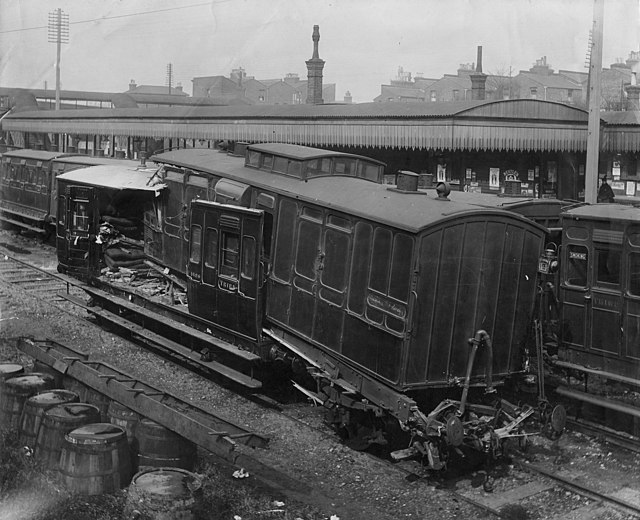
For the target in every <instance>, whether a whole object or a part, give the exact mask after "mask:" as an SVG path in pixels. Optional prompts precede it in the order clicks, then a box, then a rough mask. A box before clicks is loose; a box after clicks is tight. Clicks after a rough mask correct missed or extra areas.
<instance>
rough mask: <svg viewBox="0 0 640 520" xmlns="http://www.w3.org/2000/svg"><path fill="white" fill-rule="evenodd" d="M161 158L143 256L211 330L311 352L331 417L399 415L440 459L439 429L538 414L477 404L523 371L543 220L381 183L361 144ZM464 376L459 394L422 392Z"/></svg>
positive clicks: (456, 434)
mask: <svg viewBox="0 0 640 520" xmlns="http://www.w3.org/2000/svg"><path fill="white" fill-rule="evenodd" d="M153 160H154V161H155V162H156V163H157V164H159V165H160V168H159V170H158V172H157V174H156V177H157V179H158V180H160V181H161V182H162V184H161V186H163V187H164V186H166V189H164V190H162V191H160V189H159V188H158V189H156V190H155V191H156V194H159V196H157V197H155V199H153V206H152V207H151V208H150V209H147V210H146V211H145V243H144V247H145V252H146V253H147V256H148V257H150V258H152V259H154V260H156V261H157V262H158V263H160V264H161V265H162V266H163V267H164V266H168V267H171V268H173V269H176V270H177V272H179V273H184V274H185V275H186V278H187V280H188V306H189V307H188V308H189V313H190V314H192V315H194V316H195V319H197V320H200V323H202V320H204V322H206V323H210V324H211V327H210V329H211V331H212V332H213V333H214V334H215V331H219V332H220V333H221V337H224V338H229V337H234V338H237V340H236V341H237V343H238V344H242V345H243V346H244V347H245V348H246V347H249V348H254V349H255V352H256V353H259V354H261V355H262V356H265V355H274V356H276V357H277V358H278V359H283V358H287V357H292V358H296V359H298V360H300V359H301V360H302V361H303V363H304V364H306V365H308V367H309V368H310V369H312V371H313V375H314V377H316V378H317V380H318V383H319V387H318V391H319V392H320V394H318V395H324V397H322V399H323V400H326V401H325V404H327V403H328V406H330V407H331V411H332V412H333V417H334V420H335V422H337V423H340V424H343V425H345V426H347V425H349V423H350V421H351V420H352V419H353V418H354V417H356V416H357V415H359V414H373V415H377V416H380V415H385V414H390V415H391V416H393V417H395V418H396V419H397V420H398V421H399V422H400V424H401V425H403V428H405V429H408V430H411V431H413V432H415V433H417V435H418V437H420V438H422V439H426V440H425V441H424V446H425V448H424V450H426V452H428V453H429V461H430V462H429V464H430V465H431V466H432V467H434V468H438V467H441V464H440V463H439V462H438V461H439V460H440V455H441V450H440V447H438V443H439V442H440V441H439V440H442V439H443V438H445V437H447V438H448V441H447V442H449V443H451V444H453V445H455V446H459V445H460V444H462V443H463V442H467V441H468V442H469V443H470V444H472V445H473V446H474V447H476V448H480V449H489V446H490V445H491V446H493V445H494V444H495V442H494V441H495V438H496V437H495V435H492V434H491V431H494V430H496V429H498V428H503V429H502V430H500V431H501V432H502V433H500V434H499V435H498V434H496V435H498V436H499V438H502V437H504V436H509V435H511V434H513V433H515V432H517V431H519V430H520V428H521V427H522V421H524V419H525V418H526V417H528V416H529V415H531V414H532V413H533V410H531V409H529V410H526V411H523V410H521V409H516V407H511V405H507V403H505V402H502V404H501V405H500V410H508V412H507V415H506V416H505V415H502V412H501V411H499V410H497V409H493V408H489V409H488V408H487V407H485V408H480V409H476V410H475V411H476V412H477V413H478V414H480V415H487V420H481V421H478V416H469V415H468V410H469V409H470V405H467V406H466V407H465V404H466V397H467V391H468V390H469V387H470V386H471V385H474V386H476V385H477V386H480V387H485V388H486V389H487V390H488V391H492V390H493V388H494V385H495V384H497V383H499V382H501V381H503V380H504V379H505V378H507V377H509V376H511V375H513V374H516V373H520V372H522V371H523V369H524V356H523V346H524V343H525V341H526V340H527V337H528V333H529V331H530V324H531V319H532V313H533V308H534V304H535V299H536V291H537V284H536V270H537V266H538V263H537V261H538V257H539V255H540V253H541V252H542V250H543V246H544V241H545V237H546V229H545V228H544V227H543V226H541V225H539V224H536V223H535V222H533V221H532V220H530V219H527V218H525V217H523V216H521V215H518V214H516V213H514V212H510V211H505V210H502V209H497V208H489V207H482V206H480V205H477V204H469V203H466V202H458V201H455V200H452V199H448V198H447V197H446V196H445V197H442V196H439V195H438V194H437V192H436V191H432V192H430V193H427V192H425V191H417V190H412V189H402V190H399V189H397V188H396V187H393V186H388V185H385V184H383V175H384V164H382V163H379V162H377V161H373V160H371V159H368V158H365V157H361V156H356V155H351V154H345V153H338V152H329V151H325V150H318V149H312V148H307V147H301V146H297V145H287V144H258V145H250V146H248V148H247V150H246V155H245V159H244V161H243V160H242V159H241V158H239V157H237V156H233V155H229V154H224V153H220V152H217V151H213V150H177V151H173V152H168V153H165V154H161V155H158V156H154V157H153ZM73 175H74V172H72V173H71V174H65V175H62V176H61V177H60V179H61V181H63V182H65V183H66V184H67V185H68V187H71V186H72V181H74V177H73ZM87 175H89V174H88V173H87ZM75 180H78V179H75ZM61 189H62V187H61ZM65 189H67V188H65ZM67 191H68V190H67ZM70 202H73V198H72V197H71V198H69V199H68V201H67V202H66V203H65V206H66V207H67V209H68V213H67V215H68V217H67V218H68V219H70V220H71V221H73V218H74V212H73V207H72V205H70ZM142 210H143V207H142V204H140V211H142ZM99 217H100V215H96V221H98V220H99ZM95 225H96V224H95V223H94V228H95ZM64 240H65V239H64V237H61V240H60V241H61V242H64ZM67 240H71V241H73V237H71V238H70V239H67ZM165 257H166V259H167V261H165V260H164V259H165ZM476 353H477V356H476ZM474 356H475V357H476V358H477V359H476V361H475V363H474ZM462 387H464V390H463V398H462V399H461V401H460V403H455V402H451V401H447V402H443V403H441V405H439V406H437V407H436V409H435V410H434V411H433V412H432V413H431V414H430V415H429V416H427V415H426V414H425V413H423V412H422V411H420V408H419V407H418V406H417V401H418V399H420V400H421V402H422V397H419V396H425V395H426V396H427V401H428V400H429V399H428V397H429V396H430V395H431V394H433V396H435V395H436V394H438V396H441V393H438V392H435V390H436V389H444V390H447V389H452V388H462ZM323 392H324V393H323ZM438 398H439V397H438ZM432 401H433V400H432ZM463 423H464V424H463ZM505 423H509V424H510V426H505ZM500 436H502V437H500ZM375 437H376V435H371V436H369V437H368V439H369V440H371V439H372V438H375ZM434 439H435V441H434ZM427 446H428V447H427ZM418 451H421V449H419V450H418ZM426 452H425V451H422V453H423V454H424V453H426Z"/></svg>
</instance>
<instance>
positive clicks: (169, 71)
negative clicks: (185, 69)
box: [167, 63, 173, 94]
mask: <svg viewBox="0 0 640 520" xmlns="http://www.w3.org/2000/svg"><path fill="white" fill-rule="evenodd" d="M167 86H168V87H169V94H171V87H172V86H173V64H171V63H169V64H167Z"/></svg>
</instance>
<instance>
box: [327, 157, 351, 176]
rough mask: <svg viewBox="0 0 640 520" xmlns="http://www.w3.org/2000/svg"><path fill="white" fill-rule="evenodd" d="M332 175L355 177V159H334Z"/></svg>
mask: <svg viewBox="0 0 640 520" xmlns="http://www.w3.org/2000/svg"><path fill="white" fill-rule="evenodd" d="M333 173H334V174H335V175H349V176H355V174H356V161H355V159H343V158H337V159H334V163H333Z"/></svg>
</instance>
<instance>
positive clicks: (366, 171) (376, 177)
mask: <svg viewBox="0 0 640 520" xmlns="http://www.w3.org/2000/svg"><path fill="white" fill-rule="evenodd" d="M357 176H358V177H361V178H363V179H367V180H369V181H374V182H380V166H378V165H377V164H369V163H366V162H359V163H358V175H357Z"/></svg>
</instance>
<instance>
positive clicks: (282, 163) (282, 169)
mask: <svg viewBox="0 0 640 520" xmlns="http://www.w3.org/2000/svg"><path fill="white" fill-rule="evenodd" d="M288 164H289V159H287V158H286V157H276V158H275V159H274V161H273V171H274V172H278V173H285V174H286V173H287V166H288Z"/></svg>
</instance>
